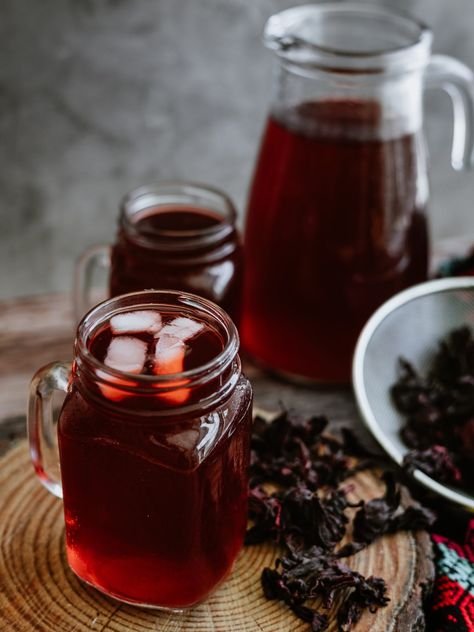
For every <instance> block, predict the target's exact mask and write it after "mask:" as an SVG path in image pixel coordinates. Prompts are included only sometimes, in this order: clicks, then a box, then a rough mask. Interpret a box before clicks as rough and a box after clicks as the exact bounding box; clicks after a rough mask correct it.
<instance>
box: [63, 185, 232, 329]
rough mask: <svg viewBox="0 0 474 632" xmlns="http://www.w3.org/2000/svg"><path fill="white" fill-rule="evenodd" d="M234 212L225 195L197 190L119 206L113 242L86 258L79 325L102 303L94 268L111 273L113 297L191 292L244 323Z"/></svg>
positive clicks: (163, 188) (149, 195) (138, 192)
mask: <svg viewBox="0 0 474 632" xmlns="http://www.w3.org/2000/svg"><path fill="white" fill-rule="evenodd" d="M236 217H237V214H236V210H235V207H234V205H233V204H232V202H231V200H230V199H229V198H228V197H227V196H226V195H225V194H224V193H222V192H220V191H218V190H216V189H212V188H211V187H207V186H204V185H200V184H191V183H186V182H164V183H161V184H156V185H147V186H141V187H139V188H137V189H135V190H134V191H132V192H130V193H129V194H128V195H126V196H125V198H124V199H123V201H122V204H121V209H120V217H119V230H118V234H117V238H116V242H115V244H114V245H113V247H112V248H111V249H110V248H108V247H106V246H99V247H95V248H92V249H90V250H89V251H87V252H86V253H85V255H83V257H82V258H81V260H80V261H79V264H78V269H77V280H76V299H75V301H76V316H77V318H78V320H79V319H80V318H81V317H82V315H83V314H84V313H85V312H86V311H87V310H88V309H89V308H90V307H91V306H92V305H93V304H94V303H95V302H97V301H95V300H94V297H93V293H92V292H91V286H92V280H93V277H94V273H95V270H96V268H97V267H98V266H99V267H100V265H102V266H103V267H106V268H107V269H110V272H109V295H110V296H118V295H120V294H125V293H127V292H135V291H140V290H145V289H173V290H180V291H186V292H192V293H195V294H198V295H199V296H202V297H204V298H207V299H209V300H211V301H213V302H214V303H217V304H218V305H220V306H221V307H222V308H223V309H224V310H225V311H227V312H228V313H229V314H230V316H231V317H232V319H233V320H234V322H238V321H239V316H240V294H241V277H242V246H241V240H240V236H239V233H238V231H237V228H236Z"/></svg>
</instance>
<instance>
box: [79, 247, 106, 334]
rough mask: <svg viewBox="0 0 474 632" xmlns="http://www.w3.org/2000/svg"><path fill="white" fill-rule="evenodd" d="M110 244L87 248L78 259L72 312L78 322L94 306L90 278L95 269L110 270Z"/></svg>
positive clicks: (92, 276)
mask: <svg viewBox="0 0 474 632" xmlns="http://www.w3.org/2000/svg"><path fill="white" fill-rule="evenodd" d="M110 262H111V249H110V246H106V245H100V246H92V248H88V249H87V250H86V251H85V252H84V253H83V254H82V255H81V256H80V257H79V259H78V261H77V264H76V274H75V279H74V314H75V316H76V322H79V321H80V320H81V318H82V317H83V316H84V314H85V313H86V312H88V311H89V310H90V309H91V307H93V306H94V302H93V300H92V298H91V290H92V279H93V278H94V272H95V271H96V270H97V269H100V268H102V269H103V270H110Z"/></svg>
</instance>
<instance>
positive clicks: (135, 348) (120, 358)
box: [104, 336, 148, 373]
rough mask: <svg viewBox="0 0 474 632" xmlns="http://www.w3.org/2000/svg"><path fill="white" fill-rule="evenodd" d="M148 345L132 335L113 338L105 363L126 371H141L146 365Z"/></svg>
mask: <svg viewBox="0 0 474 632" xmlns="http://www.w3.org/2000/svg"><path fill="white" fill-rule="evenodd" d="M147 350H148V345H147V344H146V343H145V342H143V340H139V339H138V338H133V337H132V336H117V337H116V338H112V340H111V341H110V344H109V348H108V349H107V356H106V358H105V360H104V364H106V365H107V366H110V367H111V368H112V369H117V370H119V371H124V372H125V373H141V372H142V371H143V367H144V366H145V361H146V354H147Z"/></svg>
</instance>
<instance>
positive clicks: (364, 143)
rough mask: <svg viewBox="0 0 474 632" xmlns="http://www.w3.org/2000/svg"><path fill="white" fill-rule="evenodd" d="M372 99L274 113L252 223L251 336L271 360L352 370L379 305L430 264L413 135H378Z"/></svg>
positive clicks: (332, 371) (339, 373) (329, 373)
mask: <svg viewBox="0 0 474 632" xmlns="http://www.w3.org/2000/svg"><path fill="white" fill-rule="evenodd" d="M379 118H380V110H379V106H378V105H377V104H376V103H372V102H349V101H328V102H321V103H305V104H303V105H301V106H299V107H297V108H294V109H293V110H289V111H286V112H284V113H283V114H282V115H281V116H280V117H278V118H277V117H271V118H270V119H269V121H268V126H267V129H266V132H265V136H264V139H263V142H262V147H261V151H260V156H259V160H258V163H257V168H256V172H255V177H254V182H253V187H252V190H251V195H250V201H249V208H248V215H247V226H246V235H245V240H246V241H245V246H246V251H245V256H246V270H245V281H244V308H243V322H242V338H243V345H244V348H245V349H246V350H247V351H249V352H250V353H251V354H252V355H253V356H254V357H255V358H256V359H258V360H260V361H261V362H262V363H264V364H265V365H266V366H268V367H271V368H273V369H276V370H279V371H282V372H287V373H289V374H293V375H295V376H303V377H306V378H310V379H314V380H316V381H324V382H344V381H348V380H349V379H350V366H351V360H352V354H353V350H354V346H355V342H356V340H357V336H358V334H359V333H360V330H361V328H362V326H363V325H364V323H365V322H366V321H367V319H368V318H369V316H370V315H371V314H372V313H373V311H374V310H375V309H376V308H377V307H378V306H379V305H380V304H381V303H383V302H384V301H385V300H386V299H388V298H389V297H390V296H392V295H393V294H395V293H396V292H398V291H400V290H402V289H404V288H406V287H407V286H410V285H412V284H414V283H417V282H420V281H423V280H424V279H426V276H427V228H426V220H425V213H424V203H425V199H426V191H425V189H426V183H425V182H424V181H421V178H423V169H424V164H420V163H422V161H423V148H422V147H421V148H420V146H419V139H418V137H417V136H416V135H412V134H406V135H400V136H396V135H395V134H394V135H393V136H392V137H390V138H388V139H387V140H381V139H379V138H377V134H378V125H379Z"/></svg>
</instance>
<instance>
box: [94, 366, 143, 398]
mask: <svg viewBox="0 0 474 632" xmlns="http://www.w3.org/2000/svg"><path fill="white" fill-rule="evenodd" d="M96 374H97V377H98V378H100V379H101V380H106V382H102V381H100V382H97V385H98V387H99V388H100V390H101V392H102V395H103V396H104V397H106V398H107V399H110V400H112V401H114V402H120V401H122V399H125V398H126V397H131V396H132V393H130V392H129V391H125V390H123V389H122V388H115V387H114V386H110V382H112V383H113V384H117V386H118V387H121V386H128V387H130V386H132V387H133V386H134V385H135V382H130V381H129V380H125V379H123V378H121V377H117V376H115V375H109V374H108V373H106V372H105V371H101V370H100V369H97V371H96Z"/></svg>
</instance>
